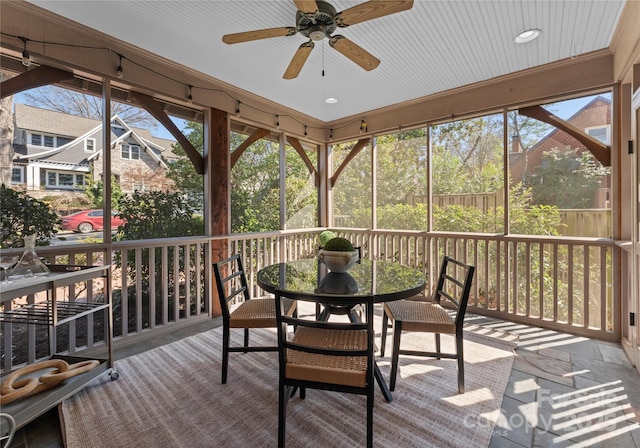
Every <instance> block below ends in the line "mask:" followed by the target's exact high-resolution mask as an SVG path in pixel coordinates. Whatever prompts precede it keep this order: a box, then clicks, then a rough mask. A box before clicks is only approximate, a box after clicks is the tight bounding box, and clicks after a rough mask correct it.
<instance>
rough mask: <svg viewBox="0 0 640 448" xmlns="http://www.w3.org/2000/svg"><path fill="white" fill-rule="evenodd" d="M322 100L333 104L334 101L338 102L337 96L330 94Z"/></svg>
mask: <svg viewBox="0 0 640 448" xmlns="http://www.w3.org/2000/svg"><path fill="white" fill-rule="evenodd" d="M324 102H325V103H327V104H335V103H337V102H338V98H334V97H332V96H330V97H329V98H326V99H325V100H324Z"/></svg>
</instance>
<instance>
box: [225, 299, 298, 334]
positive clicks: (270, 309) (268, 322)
mask: <svg viewBox="0 0 640 448" xmlns="http://www.w3.org/2000/svg"><path fill="white" fill-rule="evenodd" d="M283 305H284V309H285V313H286V314H287V315H288V316H291V314H293V311H294V310H295V308H296V302H295V301H294V300H290V299H286V300H285V301H284V302H283ZM275 326H276V304H275V299H274V298H273V297H270V298H266V297H265V298H254V299H251V300H246V301H244V302H242V303H241V304H240V305H239V306H238V307H237V308H235V309H234V310H233V311H232V312H231V314H230V315H229V327H231V328H275Z"/></svg>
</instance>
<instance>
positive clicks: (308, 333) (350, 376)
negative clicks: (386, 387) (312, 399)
mask: <svg viewBox="0 0 640 448" xmlns="http://www.w3.org/2000/svg"><path fill="white" fill-rule="evenodd" d="M293 342H295V343H297V344H300V345H305V346H308V347H315V348H326V349H352V350H353V349H359V350H366V348H367V331H366V330H329V329H323V328H309V327H300V328H298V330H297V331H296V333H295V335H294V337H293ZM286 376H287V377H288V378H292V379H297V380H304V381H317V382H322V383H330V384H338V385H344V386H355V387H365V386H366V384H367V357H366V356H332V355H322V354H316V353H306V352H301V351H298V350H291V349H289V350H287V363H286Z"/></svg>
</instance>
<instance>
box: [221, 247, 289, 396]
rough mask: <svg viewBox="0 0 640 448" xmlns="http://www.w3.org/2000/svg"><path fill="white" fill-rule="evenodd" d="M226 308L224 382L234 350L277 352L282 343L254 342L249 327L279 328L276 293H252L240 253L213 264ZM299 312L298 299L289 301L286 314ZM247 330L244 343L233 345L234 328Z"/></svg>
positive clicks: (223, 381)
mask: <svg viewBox="0 0 640 448" xmlns="http://www.w3.org/2000/svg"><path fill="white" fill-rule="evenodd" d="M213 271H214V273H215V277H216V284H217V286H218V298H219V300H220V308H221V310H222V384H225V383H226V382H227V371H228V369H229V353H230V352H243V353H247V352H268V351H271V352H275V351H277V350H278V346H277V345H274V346H250V345H249V329H251V328H275V327H276V309H275V303H274V300H273V297H254V298H251V296H250V294H249V287H248V284H247V277H246V274H245V271H244V268H243V265H242V259H241V258H240V255H238V254H236V255H233V256H231V257H229V258H227V259H225V260H222V261H219V262H217V263H214V264H213ZM295 313H296V302H295V301H293V300H289V301H287V302H286V303H285V314H287V315H291V314H295ZM232 328H238V329H243V330H244V343H243V345H242V346H231V343H230V338H231V329H232Z"/></svg>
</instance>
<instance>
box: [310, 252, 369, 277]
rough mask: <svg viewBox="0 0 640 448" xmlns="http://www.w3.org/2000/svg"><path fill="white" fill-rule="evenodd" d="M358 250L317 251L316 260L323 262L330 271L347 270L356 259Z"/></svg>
mask: <svg viewBox="0 0 640 448" xmlns="http://www.w3.org/2000/svg"><path fill="white" fill-rule="evenodd" d="M358 257H359V256H358V251H357V250H352V251H349V252H342V251H337V250H324V249H320V250H319V251H318V260H320V261H321V262H323V263H324V264H325V265H326V266H327V267H328V268H329V270H331V271H332V272H347V271H348V270H349V269H351V267H352V266H353V265H354V264H356V263H357V261H358Z"/></svg>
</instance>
